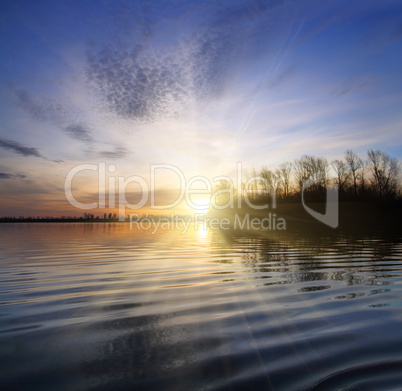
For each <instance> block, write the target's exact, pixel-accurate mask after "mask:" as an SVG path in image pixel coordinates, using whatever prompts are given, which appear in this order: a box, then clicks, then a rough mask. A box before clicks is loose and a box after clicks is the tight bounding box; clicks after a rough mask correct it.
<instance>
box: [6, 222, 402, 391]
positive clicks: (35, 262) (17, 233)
mask: <svg viewBox="0 0 402 391" xmlns="http://www.w3.org/2000/svg"><path fill="white" fill-rule="evenodd" d="M0 248H1V250H0V251H1V253H0V268H1V276H0V280H1V283H0V305H1V307H0V366H1V375H0V377H1V380H0V381H1V383H0V388H1V389H2V390H11V389H13V390H52V391H53V390H190V389H191V390H243V389H249V390H286V391H291V390H310V389H312V390H381V391H383V390H400V389H401V385H402V237H401V236H398V235H389V234H388V235H381V234H373V235H367V234H365V235H360V236H359V235H352V234H345V233H342V232H338V231H334V233H333V234H332V235H327V234H325V235H324V234H323V235H321V236H320V235H319V234H315V235H314V236H312V235H310V236H308V235H306V233H305V232H304V233H303V232H294V233H292V234H290V233H286V232H285V233H281V234H279V233H277V234H275V235H272V236H270V235H269V234H267V235H265V236H263V237H262V236H261V237H257V236H255V237H253V236H242V235H239V234H236V235H234V234H232V235H228V234H226V235H224V234H223V233H222V232H218V231H211V230H209V229H205V228H203V227H197V229H194V228H193V229H191V230H190V231H189V232H187V233H186V235H181V233H180V232H179V231H177V230H169V231H158V232H157V233H156V234H154V235H153V234H151V233H150V231H149V230H148V231H141V230H137V229H130V226H129V224H128V223H29V224H25V223H18V224H1V225H0Z"/></svg>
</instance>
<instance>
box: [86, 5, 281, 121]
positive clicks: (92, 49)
mask: <svg viewBox="0 0 402 391" xmlns="http://www.w3.org/2000/svg"><path fill="white" fill-rule="evenodd" d="M278 3H279V2H278V1H255V2H246V3H243V4H240V5H239V4H236V5H235V6H230V5H229V6H227V5H222V6H219V5H218V6H216V5H214V6H213V7H212V6H211V8H210V9H208V7H209V5H205V8H206V9H204V11H205V12H204V14H205V15H202V16H200V19H198V18H197V19H196V20H194V23H193V27H192V29H191V31H190V30H189V32H188V33H187V35H184V36H183V35H181V36H180V39H177V40H175V39H171V40H170V41H169V43H168V44H166V45H158V44H157V43H156V44H153V32H152V31H151V32H149V33H148V35H147V36H146V37H145V38H144V36H141V35H139V36H138V35H135V34H134V35H133V36H130V38H127V31H121V32H120V33H121V34H120V35H121V37H122V38H115V39H111V40H109V41H107V42H102V43H94V42H91V43H89V44H88V46H87V69H86V74H87V80H88V85H89V87H90V88H91V90H92V92H94V93H95V94H96V95H97V96H98V97H99V100H100V103H101V105H102V106H103V107H102V109H106V110H108V111H110V112H112V113H114V114H117V115H118V116H119V117H121V118H124V119H130V120H137V121H140V122H145V123H149V122H153V121H155V120H158V119H163V118H172V117H177V116H179V115H181V114H182V113H183V111H185V110H186V109H187V108H188V107H191V105H192V104H194V103H195V104H196V103H200V102H205V101H208V100H210V99H211V98H215V97H219V96H220V95H221V94H222V93H223V92H224V88H225V85H226V83H227V81H228V80H229V78H230V77H231V76H232V71H233V69H234V67H235V66H236V64H237V63H238V62H239V60H241V58H242V54H243V52H242V50H243V49H244V47H245V46H247V45H246V42H247V38H248V36H247V34H245V33H244V32H247V31H248V30H249V27H248V26H249V24H250V20H252V19H256V18H260V21H261V22H262V23H265V22H264V15H265V14H266V13H267V12H269V11H270V10H271V9H272V8H273V7H275V6H277V5H278ZM155 12H156V13H157V12H158V10H155ZM147 27H149V28H150V29H152V27H153V26H152V24H151V25H147ZM140 30H141V29H140ZM156 41H158V39H156Z"/></svg>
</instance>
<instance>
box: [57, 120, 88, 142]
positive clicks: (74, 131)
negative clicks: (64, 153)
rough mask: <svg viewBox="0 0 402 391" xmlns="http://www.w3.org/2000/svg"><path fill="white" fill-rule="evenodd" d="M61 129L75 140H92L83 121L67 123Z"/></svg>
mask: <svg viewBox="0 0 402 391" xmlns="http://www.w3.org/2000/svg"><path fill="white" fill-rule="evenodd" d="M63 130H64V132H65V133H67V134H68V135H69V136H70V137H72V138H74V139H76V140H80V141H85V142H91V141H92V135H91V131H90V129H89V127H88V126H87V125H86V124H85V123H74V124H71V125H68V126H67V127H65V128H64V129H63Z"/></svg>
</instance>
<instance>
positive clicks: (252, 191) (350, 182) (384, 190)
mask: <svg viewBox="0 0 402 391" xmlns="http://www.w3.org/2000/svg"><path fill="white" fill-rule="evenodd" d="M399 173H400V164H399V161H398V159H396V158H393V157H391V156H390V155H389V154H388V153H386V152H383V151H381V150H379V149H370V150H368V151H367V156H366V157H360V156H358V155H357V154H356V153H354V152H353V151H352V150H350V149H349V150H347V151H346V152H345V154H344V157H343V159H336V160H333V161H330V162H329V161H328V160H327V159H326V158H324V157H315V156H311V155H303V156H301V157H300V158H298V159H296V160H294V161H293V162H283V163H281V164H280V165H279V166H278V168H276V169H268V168H267V167H262V168H261V169H260V170H259V171H256V170H255V169H254V170H252V172H251V173H249V174H248V175H246V179H245V180H244V181H243V184H242V193H243V194H242V195H241V196H242V197H244V196H245V194H246V193H247V197H248V198H250V197H251V198H252V199H254V200H257V201H258V200H259V199H260V200H263V199H266V197H273V196H275V198H276V199H277V200H285V201H292V200H299V199H300V197H301V193H302V191H303V193H304V195H305V197H306V196H307V199H310V200H321V199H323V197H325V192H326V188H327V186H328V185H337V187H338V191H339V198H340V199H341V200H362V199H367V200H371V199H380V200H388V201H389V200H396V199H400V198H401V191H400V183H399ZM250 178H254V180H252V181H250ZM232 187H233V185H232V184H231V183H229V181H227V180H221V181H220V182H219V184H218V185H217V186H216V189H215V191H220V192H222V194H223V190H224V189H230V188H232ZM237 196H239V195H237ZM226 201H227V197H225V196H224V195H223V196H222V197H221V203H225V202H226Z"/></svg>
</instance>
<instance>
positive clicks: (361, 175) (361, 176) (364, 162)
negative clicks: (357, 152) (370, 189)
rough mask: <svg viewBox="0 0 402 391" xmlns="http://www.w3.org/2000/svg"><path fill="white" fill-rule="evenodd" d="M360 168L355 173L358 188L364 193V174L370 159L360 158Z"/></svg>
mask: <svg viewBox="0 0 402 391" xmlns="http://www.w3.org/2000/svg"><path fill="white" fill-rule="evenodd" d="M360 162H361V168H360V171H359V173H358V175H357V179H359V180H360V188H361V192H362V193H364V192H365V191H366V174H367V171H368V170H369V166H370V161H369V160H368V159H360Z"/></svg>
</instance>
